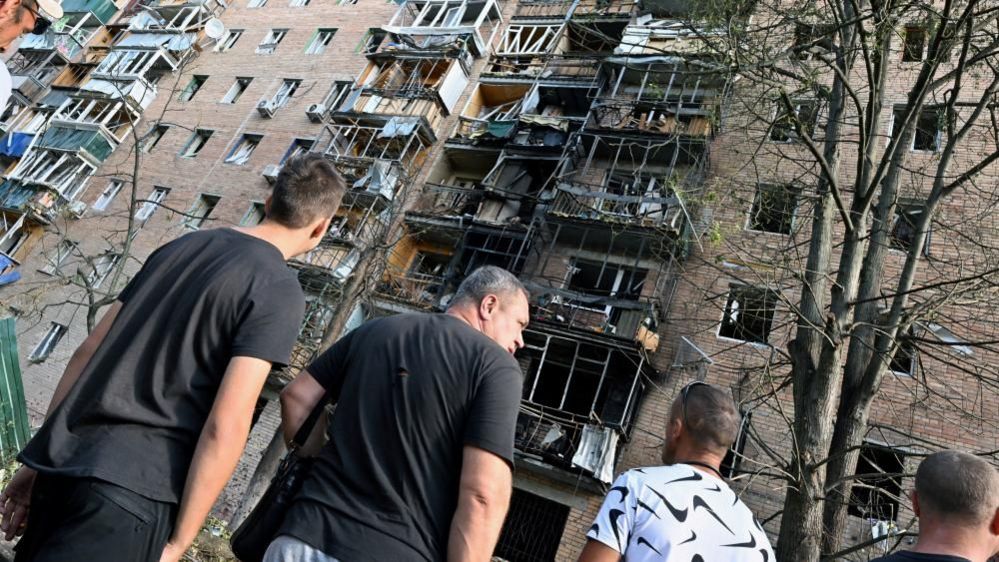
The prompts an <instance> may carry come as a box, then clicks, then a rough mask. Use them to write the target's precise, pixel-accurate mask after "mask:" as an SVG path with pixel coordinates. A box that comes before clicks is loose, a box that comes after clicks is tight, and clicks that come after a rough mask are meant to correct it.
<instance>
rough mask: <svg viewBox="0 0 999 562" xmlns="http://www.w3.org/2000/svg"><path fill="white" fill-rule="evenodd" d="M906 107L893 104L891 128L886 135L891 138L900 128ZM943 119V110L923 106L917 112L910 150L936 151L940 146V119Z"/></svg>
mask: <svg viewBox="0 0 999 562" xmlns="http://www.w3.org/2000/svg"><path fill="white" fill-rule="evenodd" d="M907 111H908V109H907V107H906V106H895V110H894V112H893V113H892V121H891V130H890V131H889V133H888V136H889V137H890V138H892V139H894V138H895V136H896V135H897V134H899V133H900V132H901V130H902V127H901V124H902V123H903V122H904V121H905V114H906V113H907ZM942 119H943V112H942V111H940V110H939V109H937V108H934V107H930V108H923V110H922V111H920V112H919V118H918V119H917V120H916V133H915V135H914V136H913V137H912V146H910V149H912V150H921V151H926V152H936V151H937V150H939V148H940V141H941V137H942V134H943V133H942V127H941V121H942Z"/></svg>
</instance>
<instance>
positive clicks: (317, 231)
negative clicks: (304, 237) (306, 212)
mask: <svg viewBox="0 0 999 562" xmlns="http://www.w3.org/2000/svg"><path fill="white" fill-rule="evenodd" d="M331 222H333V217H330V218H326V219H323V220H321V221H319V222H317V223H315V224H314V225H313V227H312V232H310V233H309V238H310V239H312V240H315V239H317V238H322V237H323V236H326V231H328V230H329V229H330V223H331Z"/></svg>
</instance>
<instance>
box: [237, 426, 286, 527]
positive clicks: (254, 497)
mask: <svg viewBox="0 0 999 562" xmlns="http://www.w3.org/2000/svg"><path fill="white" fill-rule="evenodd" d="M287 450H288V448H287V447H285V446H284V434H283V433H282V431H281V426H280V425H279V426H278V428H277V431H275V432H274V436H273V437H271V442H270V443H268V444H267V448H266V449H264V454H263V456H262V457H261V458H260V462H259V463H257V468H256V469H254V471H253V476H252V477H250V483H249V484H247V486H246V490H245V491H244V492H243V498H242V500H241V501H240V502H239V508H238V509H236V513H234V514H233V515H232V518H231V519H230V520H229V528H230V529H235V528H236V527H238V526H239V524H240V523H242V522H243V520H244V519H246V516H247V515H249V514H250V511H252V510H253V508H254V507H256V505H257V502H258V501H260V498H261V497H262V496H263V495H264V492H266V491H267V486H268V485H270V483H271V477H272V476H273V475H274V473H276V472H277V469H278V466H280V465H281V459H282V458H283V457H284V454H285V452H286V451H287Z"/></svg>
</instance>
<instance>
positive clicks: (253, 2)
mask: <svg viewBox="0 0 999 562" xmlns="http://www.w3.org/2000/svg"><path fill="white" fill-rule="evenodd" d="M265 4H267V0H248V1H247V3H246V7H247V8H263V7H264V5H265Z"/></svg>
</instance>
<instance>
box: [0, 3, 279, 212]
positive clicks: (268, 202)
mask: <svg viewBox="0 0 999 562" xmlns="http://www.w3.org/2000/svg"><path fill="white" fill-rule="evenodd" d="M0 1H2V0H0ZM273 200H274V196H272V195H268V196H267V199H264V214H265V215H269V214H271V201H273Z"/></svg>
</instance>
